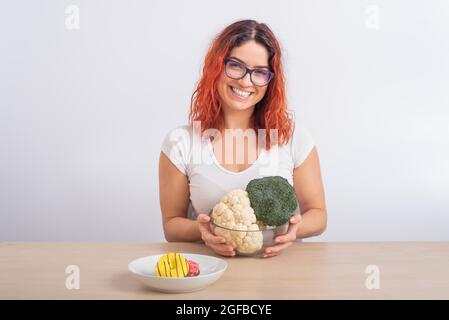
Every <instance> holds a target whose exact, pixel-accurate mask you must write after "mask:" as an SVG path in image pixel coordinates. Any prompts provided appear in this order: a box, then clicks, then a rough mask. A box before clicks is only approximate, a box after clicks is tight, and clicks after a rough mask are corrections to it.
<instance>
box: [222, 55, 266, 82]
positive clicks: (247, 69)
mask: <svg viewBox="0 0 449 320" xmlns="http://www.w3.org/2000/svg"><path fill="white" fill-rule="evenodd" d="M230 61H232V62H234V63H238V64H240V65H241V66H242V67H243V68H245V69H246V70H245V73H244V74H243V75H242V76H241V77H238V78H234V77H231V76H230V75H229V74H228V73H227V72H226V65H227V64H228V62H230ZM224 66H225V68H224V69H225V73H226V75H227V76H228V77H229V78H231V79H234V80H240V79H243V78H244V77H246V75H247V74H248V73H249V79H250V80H251V83H252V84H253V85H255V86H256V87H265V86H267V85H268V84H269V83H270V81H271V80H273V78H274V72H273V71H271V70H269V69H268V68H255V69H250V68H248V67H247V66H245V65H244V64H243V63H241V62H240V61H237V60H235V59H232V58H226V59H225V60H224ZM257 70H266V71H268V72H269V74H270V79H269V80H268V81H267V83H265V84H262V85H260V84H255V83H254V81H253V72H254V71H257Z"/></svg>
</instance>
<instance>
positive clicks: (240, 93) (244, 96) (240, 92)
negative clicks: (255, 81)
mask: <svg viewBox="0 0 449 320" xmlns="http://www.w3.org/2000/svg"><path fill="white" fill-rule="evenodd" d="M231 89H232V91H234V92H235V93H236V94H237V95H239V96H240V97H242V98H247V97H249V95H250V94H251V93H252V92H246V91H243V90H239V89H237V88H234V87H231Z"/></svg>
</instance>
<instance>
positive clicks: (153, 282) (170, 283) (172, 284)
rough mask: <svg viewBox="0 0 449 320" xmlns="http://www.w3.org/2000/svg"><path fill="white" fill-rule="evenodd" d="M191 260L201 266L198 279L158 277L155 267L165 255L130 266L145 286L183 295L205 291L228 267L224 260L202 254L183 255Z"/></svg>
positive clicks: (147, 258)
mask: <svg viewBox="0 0 449 320" xmlns="http://www.w3.org/2000/svg"><path fill="white" fill-rule="evenodd" d="M181 254H182V255H183V256H184V257H186V258H187V259H189V260H193V261H195V262H197V263H198V265H199V266H200V274H199V275H198V276H196V277H185V278H169V277H158V276H156V275H155V274H154V267H155V266H156V263H157V261H158V260H159V258H160V257H161V256H162V255H163V254H159V255H154V256H148V257H143V258H139V259H136V260H133V261H131V262H130V263H129V265H128V270H129V271H131V272H132V274H133V275H135V276H136V277H137V278H138V279H139V280H140V281H141V282H142V283H143V284H144V285H146V286H148V287H150V288H152V289H154V290H157V291H161V292H167V293H182V292H193V291H198V290H201V289H204V288H205V287H207V286H208V285H210V284H212V283H214V282H215V281H217V280H218V279H219V278H220V277H221V276H222V275H223V273H224V272H225V271H226V268H227V267H228V263H227V262H226V261H224V260H223V259H219V258H216V257H211V256H205V255H201V254H192V253H181Z"/></svg>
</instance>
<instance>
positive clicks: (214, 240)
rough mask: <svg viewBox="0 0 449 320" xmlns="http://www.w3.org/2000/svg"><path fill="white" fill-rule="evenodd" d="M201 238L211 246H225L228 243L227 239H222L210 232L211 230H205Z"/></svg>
mask: <svg viewBox="0 0 449 320" xmlns="http://www.w3.org/2000/svg"><path fill="white" fill-rule="evenodd" d="M201 238H202V239H203V241H204V242H206V243H211V244H224V243H226V239H225V238H223V237H220V236H216V235H214V234H213V233H212V232H210V231H209V230H204V231H203V232H201Z"/></svg>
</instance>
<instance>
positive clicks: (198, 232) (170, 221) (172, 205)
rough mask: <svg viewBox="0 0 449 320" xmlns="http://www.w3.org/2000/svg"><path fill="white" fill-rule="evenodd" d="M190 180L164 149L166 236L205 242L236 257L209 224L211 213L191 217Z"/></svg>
mask: <svg viewBox="0 0 449 320" xmlns="http://www.w3.org/2000/svg"><path fill="white" fill-rule="evenodd" d="M189 198H190V192H189V181H188V179H187V177H186V176H185V175H184V174H182V173H181V172H180V171H179V170H178V169H177V168H176V166H175V165H174V164H173V163H172V162H171V161H170V159H168V158H167V156H166V155H165V154H164V153H163V152H161V155H160V158H159V200H160V205H161V211H162V223H163V226H164V235H165V239H166V240H167V241H169V242H196V241H204V243H205V245H206V246H208V247H210V248H211V249H212V250H214V251H215V252H217V253H218V254H221V255H223V256H234V255H235V251H234V248H233V247H232V246H231V245H229V244H228V243H226V240H225V239H224V238H223V237H221V236H215V235H214V234H213V233H212V232H211V230H210V227H209V219H210V218H209V216H208V215H205V214H199V215H198V219H197V220H190V219H188V218H187V217H186V216H187V210H188V207H189Z"/></svg>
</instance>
